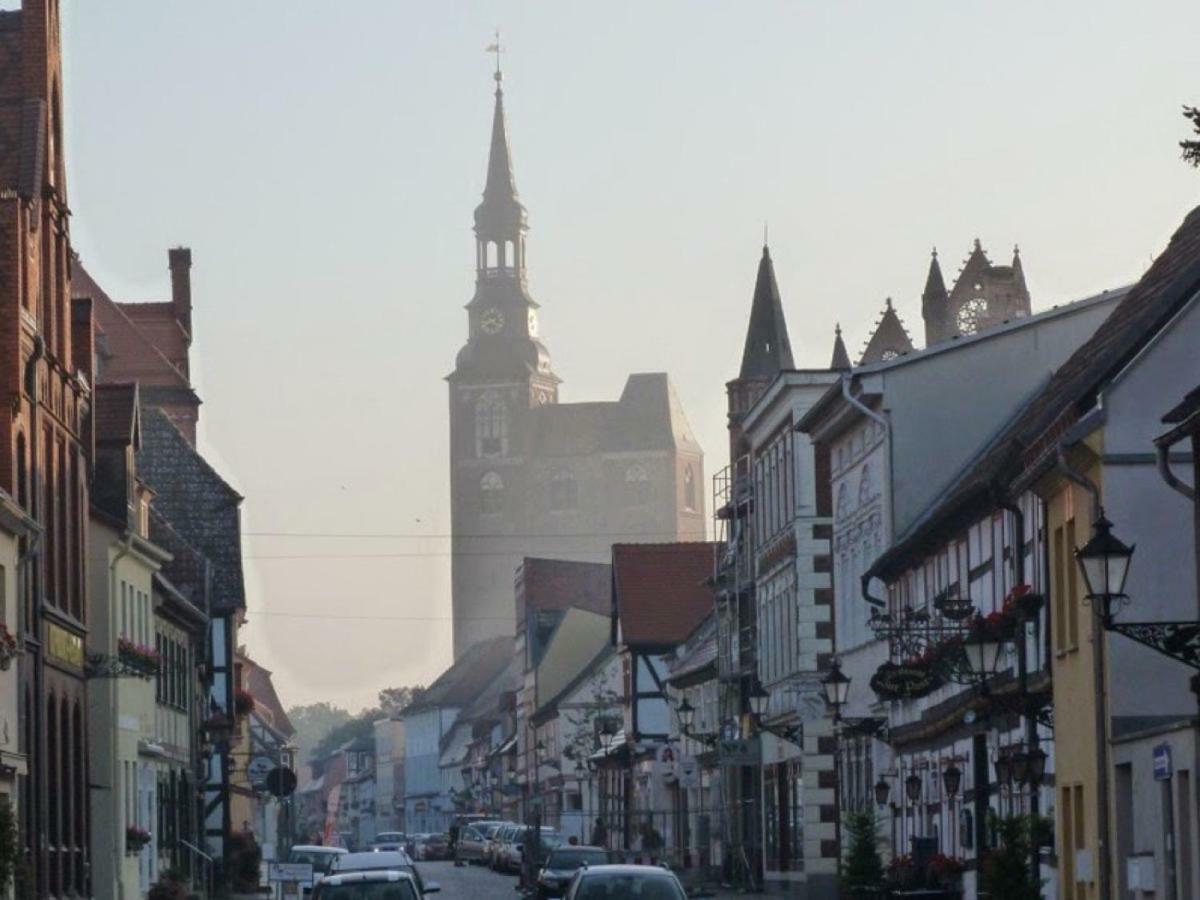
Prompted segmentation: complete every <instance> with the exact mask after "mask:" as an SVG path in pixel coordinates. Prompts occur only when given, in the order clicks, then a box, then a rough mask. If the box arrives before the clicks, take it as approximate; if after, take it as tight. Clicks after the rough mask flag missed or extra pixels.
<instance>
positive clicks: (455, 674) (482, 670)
mask: <svg viewBox="0 0 1200 900" xmlns="http://www.w3.org/2000/svg"><path fill="white" fill-rule="evenodd" d="M513 656H514V651H513V639H512V637H509V636H500V637H494V638H489V639H488V640H485V641H480V642H479V643H477V644H472V645H471V646H470V647H468V648H467V650H466V652H465V653H463V654H462V656H460V657H459V658H458V659H457V660H455V661H454V664H453V665H452V666H450V668H448V669H447V670H446V671H445V672H443V673H442V674H441V675H439V676H438V678H437V680H436V681H434V682H433V684H431V685H429V687H427V688H426V689H425V690H424V691H422V692H421V695H420V696H419V697H418V698H417V699H416V700H414V701H413V702H412V703H410V704H409V705H408V706H406V707H405V708H404V709H403V710H401V715H402V716H405V715H412V714H413V713H417V712H421V711H422V710H427V709H436V708H452V709H464V708H466V707H467V706H470V705H471V703H472V701H474V700H475V698H476V697H478V696H479V695H480V694H481V693H482V692H483V691H484V690H485V689H486V688H487V686H488V685H489V684H491V683H492V682H493V681H495V680H496V679H498V678H499V677H500V676H501V675H502V674H503V673H504V671H505V670H506V669H507V667H508V666H509V664H510V663H511V662H512V659H513Z"/></svg>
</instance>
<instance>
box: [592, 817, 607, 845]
mask: <svg viewBox="0 0 1200 900" xmlns="http://www.w3.org/2000/svg"><path fill="white" fill-rule="evenodd" d="M592 846H593V847H607V846H608V829H607V828H605V827H604V819H602V818H601V817H600V816H596V825H595V827H593V828H592Z"/></svg>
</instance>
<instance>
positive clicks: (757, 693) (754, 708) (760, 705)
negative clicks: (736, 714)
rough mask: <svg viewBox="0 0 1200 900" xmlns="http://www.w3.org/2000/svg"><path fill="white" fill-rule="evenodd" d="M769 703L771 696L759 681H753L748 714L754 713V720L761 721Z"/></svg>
mask: <svg viewBox="0 0 1200 900" xmlns="http://www.w3.org/2000/svg"><path fill="white" fill-rule="evenodd" d="M770 703H771V695H770V694H769V693H767V690H766V689H765V688H764V687H763V686H762V682H761V681H759V680H758V679H757V678H756V679H754V685H753V687H751V688H750V712H752V713H754V717H755V718H756V719H761V718H762V717H763V716H764V715H766V713H767V706H768V705H770Z"/></svg>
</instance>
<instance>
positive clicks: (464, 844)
mask: <svg viewBox="0 0 1200 900" xmlns="http://www.w3.org/2000/svg"><path fill="white" fill-rule="evenodd" d="M501 824H503V823H501V822H471V823H470V824H468V825H463V826H461V827H460V828H459V830H458V858H459V859H461V860H462V861H463V862H473V863H481V862H483V861H484V858H485V857H484V848H485V845H486V844H487V834H488V829H489V828H491V827H492V826H495V827H499V826H500V825H501Z"/></svg>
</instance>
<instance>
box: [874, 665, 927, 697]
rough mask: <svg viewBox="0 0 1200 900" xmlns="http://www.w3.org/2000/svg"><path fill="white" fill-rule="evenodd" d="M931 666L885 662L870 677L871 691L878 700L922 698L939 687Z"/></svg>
mask: <svg viewBox="0 0 1200 900" xmlns="http://www.w3.org/2000/svg"><path fill="white" fill-rule="evenodd" d="M940 683H941V681H940V678H939V677H938V674H937V672H936V671H935V670H934V668H933V666H930V665H904V664H900V663H894V662H885V663H883V664H882V665H881V666H880V667H879V668H878V669H876V670H875V674H874V675H872V676H871V690H873V691H874V692H875V694H876V696H877V697H879V699H880V700H912V699H915V698H917V697H924V696H925V695H926V694H928V693H929V692H930V691H933V690H934V689H936V688H937V687H938V686H939V685H940Z"/></svg>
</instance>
